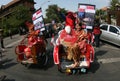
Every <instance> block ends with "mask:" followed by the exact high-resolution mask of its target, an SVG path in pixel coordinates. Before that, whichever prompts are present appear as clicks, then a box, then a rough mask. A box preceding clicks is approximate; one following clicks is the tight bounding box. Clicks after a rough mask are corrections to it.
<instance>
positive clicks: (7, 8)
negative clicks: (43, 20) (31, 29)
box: [0, 0, 35, 20]
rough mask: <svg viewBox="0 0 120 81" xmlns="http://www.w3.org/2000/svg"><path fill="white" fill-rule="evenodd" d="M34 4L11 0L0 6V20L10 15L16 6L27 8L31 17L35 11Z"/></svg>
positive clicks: (25, 0) (29, 1)
mask: <svg viewBox="0 0 120 81" xmlns="http://www.w3.org/2000/svg"><path fill="white" fill-rule="evenodd" d="M34 4H35V2H34V0H13V1H11V2H9V3H8V4H6V5H2V6H1V8H0V20H1V19H2V18H3V17H7V16H9V15H10V14H11V13H12V10H13V8H14V7H16V6H18V5H23V6H26V7H28V8H29V9H30V14H31V15H32V14H33V13H34V11H35V8H34Z"/></svg>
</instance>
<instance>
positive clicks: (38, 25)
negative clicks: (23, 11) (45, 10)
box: [32, 9, 45, 31]
mask: <svg viewBox="0 0 120 81" xmlns="http://www.w3.org/2000/svg"><path fill="white" fill-rule="evenodd" d="M32 21H33V24H34V30H38V29H40V30H41V31H44V30H45V28H44V21H43V14H42V10H41V9H39V10H37V11H36V12H35V13H34V14H33V16H32Z"/></svg>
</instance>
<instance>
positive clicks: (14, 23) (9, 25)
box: [1, 5, 31, 35]
mask: <svg viewBox="0 0 120 81" xmlns="http://www.w3.org/2000/svg"><path fill="white" fill-rule="evenodd" d="M29 12H30V9H29V8H28V7H25V6H23V5H19V6H16V7H14V8H13V9H12V13H11V14H10V15H9V16H8V17H4V18H2V23H1V24H2V28H3V29H4V34H5V35H7V33H8V30H9V29H10V30H11V31H12V33H13V34H15V33H16V32H18V28H19V26H21V25H23V24H24V22H25V21H26V20H31V15H30V13H29Z"/></svg>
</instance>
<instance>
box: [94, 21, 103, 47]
mask: <svg viewBox="0 0 120 81" xmlns="http://www.w3.org/2000/svg"><path fill="white" fill-rule="evenodd" d="M101 33H102V32H101V30H100V24H99V23H96V24H95V25H94V27H93V34H94V36H95V39H94V42H95V46H96V47H99V46H100V35H101Z"/></svg>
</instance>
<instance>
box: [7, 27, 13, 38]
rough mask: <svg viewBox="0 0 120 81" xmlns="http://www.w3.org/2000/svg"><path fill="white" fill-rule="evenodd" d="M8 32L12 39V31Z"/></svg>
mask: <svg viewBox="0 0 120 81" xmlns="http://www.w3.org/2000/svg"><path fill="white" fill-rule="evenodd" d="M8 32H9V36H10V39H12V31H11V29H9V30H8Z"/></svg>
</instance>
